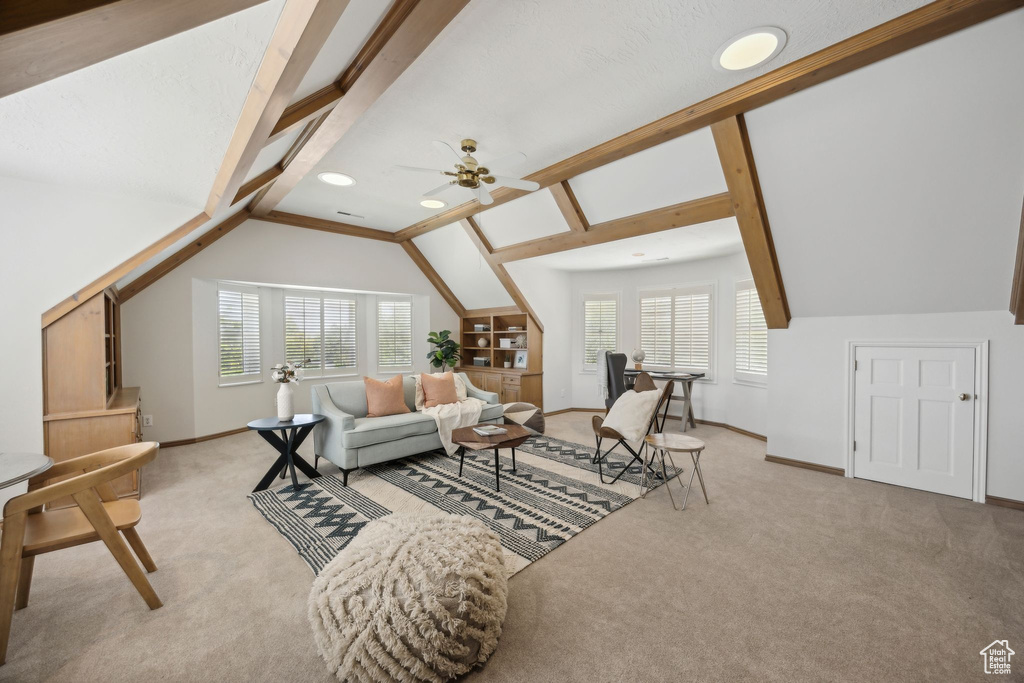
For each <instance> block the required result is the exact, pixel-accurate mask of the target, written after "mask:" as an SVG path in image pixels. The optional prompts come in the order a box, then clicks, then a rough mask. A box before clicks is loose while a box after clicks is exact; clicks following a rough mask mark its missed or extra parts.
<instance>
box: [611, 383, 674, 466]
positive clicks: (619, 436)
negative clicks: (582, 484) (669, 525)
mask: <svg viewBox="0 0 1024 683" xmlns="http://www.w3.org/2000/svg"><path fill="white" fill-rule="evenodd" d="M673 385H674V382H667V383H666V384H665V388H664V389H662V390H661V394H660V395H659V396H658V400H657V401H655V402H653V403H652V407H651V409H650V410H649V411H645V412H644V413H643V414H640V415H635V416H633V419H634V420H635V421H634V422H633V423H632V424H618V422H619V420H620V419H621V418H622V416H620V415H619V414H618V412H617V411H616V410H615V406H616V404H618V403H619V401H621V400H623V397H626V396H628V395H629V394H634V395H635V394H636V393H647V391H657V390H658V388H657V387H656V386H655V385H654V380H652V379H651V376H650V375H648V374H647V373H646V372H644V373H640V374H639V375H638V376H637V379H636V384H635V385H634V387H639V389H634V390H633V391H627V392H626V393H624V394H623V395H622V396H620V397H619V398H618V399H617V400H616V402H615V404H613V405H612V407H611V409H610V410H609V411H608V415H606V416H605V417H601V416H600V415H595V416H594V419H593V420H592V424H593V428H594V437H595V439H596V440H597V453H596V454H595V456H594V460H593V462H596V463H597V476H598V477H599V478H600V480H601V483H602V484H614V483H615V482H617V481H618V480H619V478H620V477H621V476H622V475H623V474H625V473H626V472H627V471H628V470H629V468H630V467H632V466H633V463H634V462H640V463H641V464H642V465H644V466H646V467H648V468H650V469H651V473H652V474H653V475H654V476H659V475H658V473H657V471H655V470H654V468H653V467H652V466H651V465H650V464H645V463H644V458H643V454H644V449H645V448H647V444H646V442H644V437H646V436H647V435H648V434H650V433H651V428H653V427H654V426H655V425H657V419H658V409H659V408H661V406H662V405H663V404H665V403H666V402H667V401H669V400H670V399H671V397H672V388H673ZM645 388H646V391H645ZM626 400H627V401H630V400H632V398H627V399H626ZM620 407H624V406H620ZM627 417H628V415H627ZM606 421H607V422H611V423H612V425H613V426H606V425H605V422H606ZM623 432H626V434H624V433H623ZM637 437H638V438H637ZM605 439H615V444H614V445H612V447H611V448H609V449H608V450H607V451H605V452H604V453H601V443H602V442H603V441H604V440H605ZM631 440H632V441H638V442H639V443H640V449H639V450H638V451H637V450H634V449H633V447H632V446H630V445H629V442H630V441H631ZM616 446H622V447H623V448H625V449H626V450H627V451H628V452H629V454H630V455H632V456H633V458H632V459H631V460H630V461H629V462H628V463H626V466H625V467H623V468H622V471H620V472H619V473H618V474H617V475H615V478H614V479H612V480H611V481H605V480H604V470H603V469H602V467H601V466H602V464H603V463H604V461H605V460H606V459H607V458H608V456H609V455H610V454H611V452H612V451H613V450H615V448H616Z"/></svg>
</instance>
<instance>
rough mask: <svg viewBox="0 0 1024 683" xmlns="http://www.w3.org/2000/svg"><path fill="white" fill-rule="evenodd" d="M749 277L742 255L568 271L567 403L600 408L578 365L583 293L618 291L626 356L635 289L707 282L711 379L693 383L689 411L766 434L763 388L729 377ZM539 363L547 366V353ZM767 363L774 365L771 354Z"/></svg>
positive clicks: (635, 326)
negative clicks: (738, 309)
mask: <svg viewBox="0 0 1024 683" xmlns="http://www.w3.org/2000/svg"><path fill="white" fill-rule="evenodd" d="M749 278H750V267H749V265H748V264H747V259H746V256H745V255H744V254H742V253H740V254H734V255H732V256H725V257H721V258H715V259H704V260H700V261H690V262H686V263H675V264H669V265H665V266H655V267H647V268H632V269H627V270H609V271H596V272H578V273H573V274H572V277H571V282H572V314H571V323H570V324H571V328H572V334H571V342H570V348H571V359H570V369H571V373H572V407H574V408H603V407H604V400H603V399H602V398H601V397H600V396H599V395H598V392H597V375H596V373H594V372H592V371H586V370H584V369H583V308H582V300H583V294H584V293H585V292H614V293H616V294H618V296H619V311H620V313H619V349H618V350H620V351H622V352H624V353H627V354H628V353H630V352H631V351H632V350H633V349H634V348H637V347H638V346H639V345H640V316H639V290H640V289H650V288H656V287H665V286H676V285H687V284H706V283H709V282H710V283H714V285H715V291H714V298H715V303H714V319H713V321H712V326H713V329H714V336H715V344H714V352H713V353H714V356H713V360H712V365H713V366H714V368H713V370H714V372H713V378H712V379H710V380H698V381H697V382H695V383H694V385H693V409H694V414H695V416H696V417H697V418H698V419H703V420H710V421H712V422H724V423H725V424H729V425H732V426H734V427H739V428H741V429H746V430H748V431H751V432H754V433H755V434H765V433H766V431H767V405H766V404H767V389H766V388H765V387H759V386H750V385H748V384H737V383H736V382H735V381H734V379H733V358H734V354H735V347H734V337H735V296H736V282H738V281H740V280H746V279H749ZM630 362H632V361H630ZM544 364H545V368H546V367H547V358H546V357H545V363H544ZM769 367H770V368H772V369H774V368H776V367H779V366H778V365H777V363H776V359H775V358H773V357H772V356H771V354H769ZM677 393H678V390H677ZM672 412H673V413H674V414H677V415H678V414H679V412H680V407H679V406H675V407H674V409H673V411H672Z"/></svg>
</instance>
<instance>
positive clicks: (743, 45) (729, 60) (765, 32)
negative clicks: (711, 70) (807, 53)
mask: <svg viewBox="0 0 1024 683" xmlns="http://www.w3.org/2000/svg"><path fill="white" fill-rule="evenodd" d="M784 47H786V32H785V31H783V30H782V29H781V28H778V27H777V26H760V27H758V28H752V29H750V30H748V31H744V32H743V33H741V34H739V35H737V36H733V37H732V38H730V39H729V40H728V41H726V43H725V44H724V45H722V47H720V48H718V51H717V52H715V58H714V59H713V60H712V62H711V63H712V65H713V66H714V67H715V68H716V69H718V70H719V71H744V70H746V69H752V68H754V67H755V66H758V65H760V64H764V63H765V62H767V61H769V60H771V59H774V58H775V57H776V55H778V54H779V53H780V52H782V48H784Z"/></svg>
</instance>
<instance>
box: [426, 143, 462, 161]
mask: <svg viewBox="0 0 1024 683" xmlns="http://www.w3.org/2000/svg"><path fill="white" fill-rule="evenodd" d="M433 145H434V147H435V148H436V149H437V150H438V151H439V152H441V153H442V154H447V153H448V152H451V153H452V154H454V155H455V158H456V159H458V160H459V163H460V164H461V163H462V155H461V154H459V153H458V152H457V151H455V148H454V147H452V146H451V145H449V144H448V143H447V142H445V141H444V140H434V142H433Z"/></svg>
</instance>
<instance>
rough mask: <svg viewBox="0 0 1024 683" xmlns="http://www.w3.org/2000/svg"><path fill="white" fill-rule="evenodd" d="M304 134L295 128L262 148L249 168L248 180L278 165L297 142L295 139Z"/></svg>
mask: <svg viewBox="0 0 1024 683" xmlns="http://www.w3.org/2000/svg"><path fill="white" fill-rule="evenodd" d="M301 134H302V129H301V128H300V129H298V130H293V131H292V132H290V133H286V134H284V135H282V136H281V137H280V139H278V140H275V141H273V142H271V143H270V144H269V145H267V146H266V147H264V148H263V149H261V150H260V153H259V154H258V155H257V156H256V161H254V162H252V168H251V169H249V173H248V175H246V176H245V180H246V182H248V181H250V180H252V179H253V178H255V177H256V176H258V175H259V174H260V173H263V172H264V171H266V170H268V169H270V168H271V167H273V166H276V165H277V164H278V163H279V162H280V161H281V160H282V159H284V155H285V154H287V153H288V150H289V149H291V147H292V145H293V144H295V140H296V139H298V137H299V135H301Z"/></svg>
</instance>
